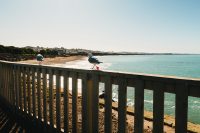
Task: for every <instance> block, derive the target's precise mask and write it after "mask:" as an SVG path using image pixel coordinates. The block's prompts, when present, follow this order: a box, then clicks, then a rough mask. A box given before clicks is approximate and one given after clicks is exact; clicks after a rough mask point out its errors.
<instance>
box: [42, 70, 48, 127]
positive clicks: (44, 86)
mask: <svg viewBox="0 0 200 133" xmlns="http://www.w3.org/2000/svg"><path fill="white" fill-rule="evenodd" d="M42 75H43V116H44V123H45V124H47V105H46V102H47V100H46V93H47V92H46V88H47V75H46V69H43V70H42Z"/></svg>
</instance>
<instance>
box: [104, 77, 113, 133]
mask: <svg viewBox="0 0 200 133" xmlns="http://www.w3.org/2000/svg"><path fill="white" fill-rule="evenodd" d="M104 120H105V121H104V127H105V129H104V131H105V132H106V133H111V132H112V81H111V77H110V76H109V75H107V76H106V77H105V119H104Z"/></svg>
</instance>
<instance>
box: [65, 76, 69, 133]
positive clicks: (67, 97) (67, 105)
mask: <svg viewBox="0 0 200 133" xmlns="http://www.w3.org/2000/svg"><path fill="white" fill-rule="evenodd" d="M68 115H69V77H68V73H67V72H64V131H65V132H66V133H68V132H69V120H68V119H69V118H68Z"/></svg>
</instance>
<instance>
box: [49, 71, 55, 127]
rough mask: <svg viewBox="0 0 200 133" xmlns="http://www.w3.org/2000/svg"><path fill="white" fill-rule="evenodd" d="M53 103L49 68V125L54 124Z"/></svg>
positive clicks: (51, 77) (51, 72) (51, 73)
mask: <svg viewBox="0 0 200 133" xmlns="http://www.w3.org/2000/svg"><path fill="white" fill-rule="evenodd" d="M53 108H54V104H53V71H52V69H49V118H50V125H51V126H52V127H53V126H54V119H53V116H54V112H53Z"/></svg>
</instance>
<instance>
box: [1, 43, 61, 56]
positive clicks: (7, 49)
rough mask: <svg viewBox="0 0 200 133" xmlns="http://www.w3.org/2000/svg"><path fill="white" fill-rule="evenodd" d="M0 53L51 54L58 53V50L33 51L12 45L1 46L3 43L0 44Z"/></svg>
mask: <svg viewBox="0 0 200 133" xmlns="http://www.w3.org/2000/svg"><path fill="white" fill-rule="evenodd" d="M0 53H8V54H14V55H36V54H38V53H40V54H42V55H53V56H56V55H58V51H56V50H52V49H46V50H45V49H44V50H40V51H34V50H33V49H31V48H18V47H14V46H3V45H0Z"/></svg>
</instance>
